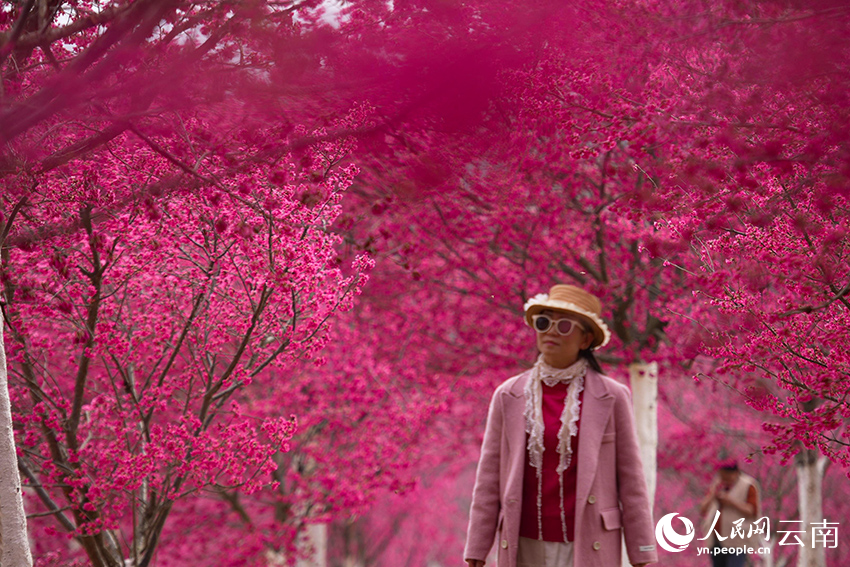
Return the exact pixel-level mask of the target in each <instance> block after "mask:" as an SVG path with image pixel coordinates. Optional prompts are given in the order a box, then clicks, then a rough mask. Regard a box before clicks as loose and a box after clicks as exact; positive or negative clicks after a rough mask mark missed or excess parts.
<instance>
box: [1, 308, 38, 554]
mask: <svg viewBox="0 0 850 567" xmlns="http://www.w3.org/2000/svg"><path fill="white" fill-rule="evenodd" d="M0 534H2V539H0V547H2V553H0V566H2V567H32V555H31V554H30V546H29V540H28V539H27V516H26V514H25V513H24V500H23V496H22V494H21V475H20V474H19V473H18V456H17V453H16V452H15V435H14V432H13V431H12V404H11V402H10V401H9V383H8V375H7V374H6V347H5V343H4V342H3V320H2V319H0Z"/></svg>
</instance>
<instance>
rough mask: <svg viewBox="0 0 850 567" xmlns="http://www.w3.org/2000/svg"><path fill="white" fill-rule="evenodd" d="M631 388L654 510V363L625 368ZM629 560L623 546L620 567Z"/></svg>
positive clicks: (655, 381)
mask: <svg viewBox="0 0 850 567" xmlns="http://www.w3.org/2000/svg"><path fill="white" fill-rule="evenodd" d="M629 379H630V381H631V388H632V405H633V406H634V410H635V426H636V428H637V435H638V444H639V446H640V457H641V461H643V474H644V476H645V477H646V487H647V489H648V490H649V504H650V506H652V507H653V508H654V507H655V484H656V478H657V459H656V454H657V452H658V363H656V362H650V363H644V362H635V363H633V364H630V365H629ZM629 565H630V563H629V557H628V554H627V553H626V544H625V542H624V543H623V567H628V566H629Z"/></svg>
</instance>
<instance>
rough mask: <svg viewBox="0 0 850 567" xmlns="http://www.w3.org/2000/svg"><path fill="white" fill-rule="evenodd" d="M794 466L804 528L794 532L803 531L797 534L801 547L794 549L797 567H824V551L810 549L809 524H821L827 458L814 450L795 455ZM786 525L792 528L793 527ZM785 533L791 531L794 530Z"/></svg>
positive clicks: (810, 525)
mask: <svg viewBox="0 0 850 567" xmlns="http://www.w3.org/2000/svg"><path fill="white" fill-rule="evenodd" d="M794 464H795V466H796V468H797V499H798V502H799V505H800V520H801V521H802V522H803V524H802V526H804V527H800V528H796V529H800V530H804V529H805V530H806V534H805V535H803V534H800V539H803V544H804V545H803V546H800V547H797V551H798V555H797V567H826V549H825V547H824V546H823V545H818V546H816V547H813V546H812V531H813V530H812V523H813V522H822V521H823V475H824V472H825V471H826V464H827V458H826V457H824V456H823V455H821V454H820V452H819V451H817V450H815V449H803V450H802V451H800V452H799V453H797V456H796V457H795V458H794ZM786 525H790V526H794V525H795V524H786ZM796 525H800V524H796ZM839 527H840V526H839ZM784 529H785V530H786V531H790V530H792V529H795V528H784ZM804 538H805V539H804Z"/></svg>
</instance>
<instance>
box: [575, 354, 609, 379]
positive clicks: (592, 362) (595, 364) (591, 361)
mask: <svg viewBox="0 0 850 567" xmlns="http://www.w3.org/2000/svg"><path fill="white" fill-rule="evenodd" d="M578 355H579V356H580V357H583V358H585V359H586V360H587V365H588V366H590V367H591V368H592V369H593V370H595V371H596V372H598V373H599V374H604V372H602V367H601V366H599V361H598V360H596V357H595V356H594V355H593V351H592V350H590V349H589V348H586V349H584V350H580V351H578Z"/></svg>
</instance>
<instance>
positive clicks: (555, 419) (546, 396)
mask: <svg viewBox="0 0 850 567" xmlns="http://www.w3.org/2000/svg"><path fill="white" fill-rule="evenodd" d="M567 387H568V384H566V383H558V384H556V385H555V386H552V387H549V386H547V385H546V384H542V385H541V388H542V391H543V407H542V410H543V426H544V430H543V479H542V480H543V483H542V484H543V490H542V498H541V503H542V509H541V520H542V523H543V541H564V533H563V530H562V526H561V505H560V499H561V487H560V483H559V482H558V472H557V468H558V461H559V460H560V454H559V453H558V430H559V429H560V428H561V412H562V411H563V410H564V403H565V401H566V398H567ZM583 397H584V390H582V392H581V393H580V394H579V401H581V400H582V398H583ZM579 415H580V412H579ZM580 423H581V419H579V421H577V422H576V429H577V431H576V435H575V437H573V438H572V439H571V447H572V451H573V454H572V459H571V460H570V466H569V467H568V468H567V470H565V471H564V519H565V520H566V524H567V533H566V539H567V541H573V540H574V539H575V516H576V460H577V456H578V427H579V425H580ZM527 440H528V435H527V434H526V441H527ZM519 535H520V536H522V537H527V538H531V539H538V536H539V533H538V529H537V469H535V468H534V467H533V466H531V463H530V462H529V459H528V455H527V454H526V459H525V472H524V474H523V479H522V512H521V516H520V527H519Z"/></svg>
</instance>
